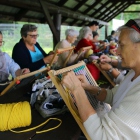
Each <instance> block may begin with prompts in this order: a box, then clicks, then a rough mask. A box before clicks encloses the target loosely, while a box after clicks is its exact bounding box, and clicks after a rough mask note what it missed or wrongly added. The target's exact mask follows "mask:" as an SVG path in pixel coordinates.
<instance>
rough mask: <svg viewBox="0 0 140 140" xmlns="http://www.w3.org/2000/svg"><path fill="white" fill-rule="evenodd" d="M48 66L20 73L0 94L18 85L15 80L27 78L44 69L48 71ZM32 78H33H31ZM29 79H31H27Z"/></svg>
mask: <svg viewBox="0 0 140 140" xmlns="http://www.w3.org/2000/svg"><path fill="white" fill-rule="evenodd" d="M48 69H49V68H48V67H46V68H43V69H39V70H36V71H33V72H30V73H27V74H24V75H20V76H18V77H16V78H15V79H14V80H13V81H11V82H10V84H9V85H8V86H7V87H6V88H5V89H4V90H3V91H2V92H1V93H0V96H2V95H4V94H5V93H6V92H8V91H9V90H10V89H11V88H13V87H14V86H15V85H18V83H17V82H19V81H21V80H22V79H26V78H29V77H31V76H34V75H36V74H38V73H42V72H45V71H48ZM32 79H33V78H32ZM29 81H31V80H29Z"/></svg>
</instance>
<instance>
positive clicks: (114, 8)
mask: <svg viewBox="0 0 140 140" xmlns="http://www.w3.org/2000/svg"><path fill="white" fill-rule="evenodd" d="M123 3H124V2H121V3H120V4H118V5H117V6H114V7H113V9H112V10H110V11H109V13H113V12H114V10H116V9H117V10H118V9H119V8H120V7H121V6H122V5H123ZM106 18H107V15H106V16H104V17H103V18H101V20H105V19H106Z"/></svg>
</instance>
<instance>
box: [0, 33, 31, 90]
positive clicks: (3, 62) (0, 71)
mask: <svg viewBox="0 0 140 140" xmlns="http://www.w3.org/2000/svg"><path fill="white" fill-rule="evenodd" d="M3 43H4V41H3V35H2V32H1V31H0V83H2V86H1V85H0V92H1V91H2V90H3V89H4V88H5V87H6V86H7V85H6V86H3V84H4V83H5V82H7V81H8V78H9V75H10V74H11V75H12V77H13V78H15V77H16V76H20V75H22V74H26V73H29V72H30V71H29V69H28V68H24V69H20V66H19V65H18V64H17V63H15V62H14V60H13V59H12V58H11V57H10V56H9V55H8V54H7V53H5V52H2V51H1V46H2V45H3Z"/></svg>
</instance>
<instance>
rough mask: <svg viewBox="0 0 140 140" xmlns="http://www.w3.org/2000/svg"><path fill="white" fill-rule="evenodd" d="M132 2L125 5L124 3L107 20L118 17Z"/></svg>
mask: <svg viewBox="0 0 140 140" xmlns="http://www.w3.org/2000/svg"><path fill="white" fill-rule="evenodd" d="M130 5H131V4H128V3H126V4H125V5H122V7H120V8H119V10H118V11H117V12H116V13H114V14H113V15H112V16H111V17H109V18H108V19H107V21H110V20H111V19H113V18H114V17H116V16H117V15H118V14H119V13H121V12H123V11H124V10H125V9H126V8H128V7H129V6H130Z"/></svg>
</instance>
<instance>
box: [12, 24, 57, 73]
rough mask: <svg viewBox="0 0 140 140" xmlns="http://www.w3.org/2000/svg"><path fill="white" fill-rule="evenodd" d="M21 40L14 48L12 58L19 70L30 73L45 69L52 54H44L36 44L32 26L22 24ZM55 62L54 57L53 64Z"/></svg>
mask: <svg viewBox="0 0 140 140" xmlns="http://www.w3.org/2000/svg"><path fill="white" fill-rule="evenodd" d="M20 33H21V37H22V38H21V39H20V41H19V42H18V43H17V44H16V45H15V46H14V48H13V52H12V58H13V59H14V61H15V62H16V63H18V64H19V65H20V67H21V68H29V69H30V71H31V72H32V71H36V70H38V69H40V68H43V67H45V66H46V65H47V64H49V63H50V62H51V60H52V59H53V56H54V54H46V52H45V51H44V50H43V49H42V48H41V46H40V45H39V43H38V42H37V37H38V31H37V27H36V26H35V25H32V24H24V25H23V27H22V28H21V31H20ZM56 61H57V57H55V60H54V62H56Z"/></svg>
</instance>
